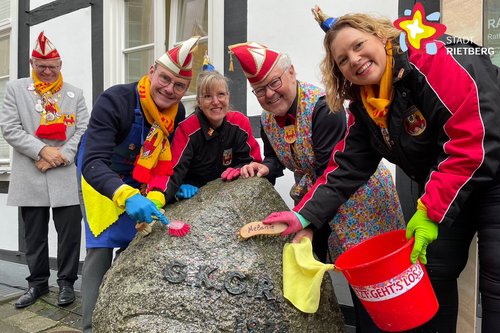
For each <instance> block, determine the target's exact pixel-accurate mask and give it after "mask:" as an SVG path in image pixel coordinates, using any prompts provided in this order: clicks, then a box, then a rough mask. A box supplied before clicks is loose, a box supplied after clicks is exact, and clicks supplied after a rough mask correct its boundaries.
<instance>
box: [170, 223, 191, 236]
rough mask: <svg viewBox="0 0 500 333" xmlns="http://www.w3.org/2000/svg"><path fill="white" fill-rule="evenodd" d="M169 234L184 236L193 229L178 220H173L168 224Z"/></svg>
mask: <svg viewBox="0 0 500 333" xmlns="http://www.w3.org/2000/svg"><path fill="white" fill-rule="evenodd" d="M167 228H168V234H169V235H170V236H174V237H184V236H186V235H187V234H188V233H189V230H191V226H190V225H189V224H187V223H184V222H182V221H178V220H172V221H170V223H169V224H167Z"/></svg>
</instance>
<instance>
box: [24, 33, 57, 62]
mask: <svg viewBox="0 0 500 333" xmlns="http://www.w3.org/2000/svg"><path fill="white" fill-rule="evenodd" d="M31 57H33V58H37V59H43V60H52V59H60V58H61V56H60V55H59V52H57V49H56V47H55V46H54V44H52V43H51V42H50V40H49V39H48V38H47V37H46V36H45V34H44V33H43V31H42V32H40V34H39V35H38V38H37V40H36V45H35V48H34V49H33V51H32V52H31Z"/></svg>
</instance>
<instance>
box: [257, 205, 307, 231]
mask: <svg viewBox="0 0 500 333" xmlns="http://www.w3.org/2000/svg"><path fill="white" fill-rule="evenodd" d="M262 223H263V224H273V223H285V224H288V228H286V229H285V231H283V232H282V233H281V236H283V237H285V236H288V235H290V234H294V233H296V232H298V231H300V230H302V229H303V227H302V224H301V223H300V220H299V218H298V217H297V215H295V213H294V212H291V211H286V212H275V213H271V214H270V215H269V216H268V217H266V218H265V219H264V220H263V221H262Z"/></svg>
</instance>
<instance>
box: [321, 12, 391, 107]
mask: <svg viewBox="0 0 500 333" xmlns="http://www.w3.org/2000/svg"><path fill="white" fill-rule="evenodd" d="M345 27H351V28H354V29H357V30H359V31H363V32H366V33H369V34H371V35H374V36H377V37H379V38H381V39H387V40H390V41H391V42H392V45H393V49H394V50H399V46H398V45H399V35H400V33H401V31H399V30H398V29H396V28H395V27H394V25H393V24H392V22H391V21H390V20H389V19H387V18H378V17H375V16H371V15H367V14H361V13H357V14H347V15H344V16H341V17H340V18H339V19H338V20H337V21H336V22H335V24H334V25H333V26H332V28H331V29H330V30H328V31H327V32H326V35H325V39H324V40H323V46H324V48H325V51H326V54H325V57H324V59H323V61H322V62H321V64H320V69H321V73H322V76H323V79H322V82H323V85H324V86H325V90H326V101H327V103H328V106H329V107H330V110H332V112H336V111H338V110H340V108H341V107H342V105H343V104H344V101H345V100H346V99H349V100H354V99H357V98H358V96H359V87H358V86H356V85H352V84H351V83H350V82H349V81H347V80H346V79H345V77H344V75H342V73H341V72H340V69H339V68H338V67H337V65H336V64H335V60H334V59H333V54H332V51H331V47H330V46H331V45H332V42H333V40H334V39H335V38H336V37H337V35H338V33H339V31H340V30H341V29H342V28H345Z"/></svg>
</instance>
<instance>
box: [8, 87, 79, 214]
mask: <svg viewBox="0 0 500 333" xmlns="http://www.w3.org/2000/svg"><path fill="white" fill-rule="evenodd" d="M39 99H40V95H38V94H37V93H36V91H35V90H34V87H33V79H32V78H23V79H18V80H15V81H11V82H9V83H8V85H7V90H6V93H5V99H4V108H3V110H1V111H0V128H1V130H2V133H3V136H4V139H5V140H6V141H7V143H9V145H11V146H12V147H13V148H14V149H13V156H12V173H11V175H10V183H9V193H8V196H7V205H9V206H38V207H43V206H50V207H64V206H71V205H78V204H79V199H78V186H77V178H76V177H77V174H76V166H75V156H76V150H77V146H78V142H79V141H80V137H81V136H82V134H83V133H84V132H85V129H86V128H87V124H88V121H89V112H88V110H87V106H86V104H85V99H84V97H83V91H82V90H81V89H79V88H77V87H75V86H72V85H71V84H68V83H66V82H64V83H63V86H62V89H61V90H60V91H59V92H58V93H57V95H56V99H57V104H58V105H59V109H60V111H61V112H62V113H63V114H74V115H75V117H76V121H75V124H73V125H72V126H67V127H66V141H60V140H46V139H40V138H38V137H37V136H35V132H36V130H37V128H38V126H39V124H40V118H41V113H40V112H37V111H35V104H36V103H37V100H39ZM45 145H49V146H59V147H61V148H60V149H61V152H62V154H64V156H66V158H67V159H68V160H69V161H70V162H71V163H70V164H69V165H67V166H59V167H57V168H52V169H49V170H47V171H46V172H45V173H42V172H40V171H39V170H38V169H37V168H36V166H35V161H36V160H38V158H39V157H38V153H39V152H40V150H41V149H42V148H43V147H44V146H45Z"/></svg>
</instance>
